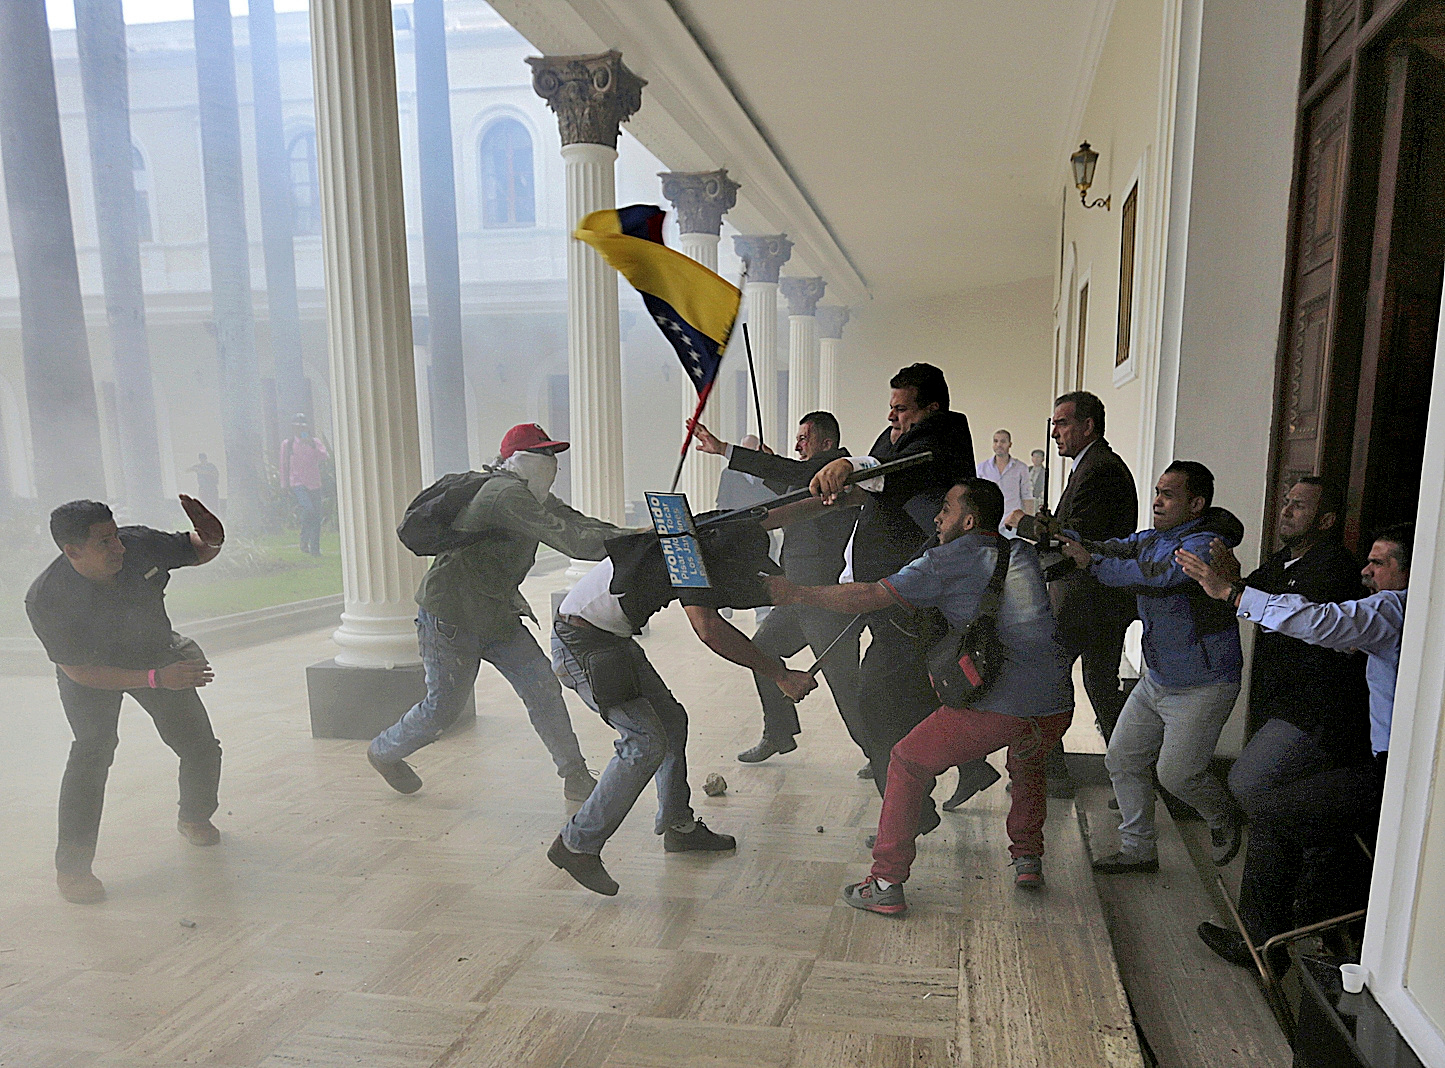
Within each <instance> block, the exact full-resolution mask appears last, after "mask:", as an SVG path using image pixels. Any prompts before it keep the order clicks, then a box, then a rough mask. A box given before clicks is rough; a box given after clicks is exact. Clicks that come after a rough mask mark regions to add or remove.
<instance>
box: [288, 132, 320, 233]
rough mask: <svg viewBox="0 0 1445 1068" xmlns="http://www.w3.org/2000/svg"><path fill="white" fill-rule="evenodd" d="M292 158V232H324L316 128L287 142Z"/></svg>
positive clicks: (290, 157) (289, 155)
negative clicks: (317, 171)
mask: <svg viewBox="0 0 1445 1068" xmlns="http://www.w3.org/2000/svg"><path fill="white" fill-rule="evenodd" d="M286 156H287V158H288V159H289V160H290V162H291V232H292V233H293V234H295V235H296V236H297V237H304V236H305V235H307V234H319V233H320V232H321V185H320V182H319V180H318V178H317V173H316V131H315V130H303V131H302V132H301V133H299V134H297V135H296V136H295V137H293V138H291V142H290V144H288V145H287V146H286Z"/></svg>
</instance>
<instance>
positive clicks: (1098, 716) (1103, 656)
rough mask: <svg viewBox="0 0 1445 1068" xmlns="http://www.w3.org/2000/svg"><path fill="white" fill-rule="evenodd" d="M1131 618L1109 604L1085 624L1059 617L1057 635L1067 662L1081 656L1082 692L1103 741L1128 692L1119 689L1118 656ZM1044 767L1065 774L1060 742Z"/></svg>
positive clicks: (1052, 775) (1056, 774) (1053, 774)
mask: <svg viewBox="0 0 1445 1068" xmlns="http://www.w3.org/2000/svg"><path fill="white" fill-rule="evenodd" d="M1131 622H1133V620H1132V619H1131V618H1125V617H1124V616H1122V615H1121V613H1119V612H1118V611H1116V610H1114V609H1113V607H1112V606H1109V607H1107V608H1105V610H1103V611H1101V612H1100V613H1099V614H1098V615H1097V616H1096V617H1094V618H1093V619H1092V620H1091V621H1090V622H1089V623H1087V624H1081V623H1080V622H1078V621H1077V620H1071V621H1069V622H1068V623H1067V624H1066V623H1065V621H1064V620H1062V619H1061V620H1060V621H1059V636H1060V639H1061V640H1062V641H1063V643H1064V652H1065V653H1066V654H1067V655H1068V658H1069V663H1070V664H1071V665H1072V664H1073V662H1074V661H1075V660H1080V659H1082V663H1081V664H1080V669H1081V672H1082V674H1083V676H1084V692H1085V693H1086V694H1088V695H1089V704H1090V705H1092V706H1093V708H1094V722H1095V723H1096V724H1097V725H1098V727H1099V733H1100V734H1102V735H1103V736H1104V744H1105V745H1107V744H1108V742H1109V739H1110V737H1112V736H1113V734H1114V725H1115V724H1116V723H1118V722H1119V713H1120V712H1122V711H1123V710H1124V700H1125V697H1126V696H1127V695H1125V694H1123V693H1120V692H1119V658H1120V657H1122V656H1123V655H1124V632H1125V631H1127V630H1128V629H1129V624H1130V623H1131ZM1047 767H1048V774H1049V778H1051V779H1058V778H1068V775H1069V770H1068V766H1067V765H1066V764H1065V763H1064V743H1063V742H1060V743H1059V744H1058V745H1056V746H1054V748H1053V749H1052V750H1051V751H1050V752H1049V757H1048V761H1047Z"/></svg>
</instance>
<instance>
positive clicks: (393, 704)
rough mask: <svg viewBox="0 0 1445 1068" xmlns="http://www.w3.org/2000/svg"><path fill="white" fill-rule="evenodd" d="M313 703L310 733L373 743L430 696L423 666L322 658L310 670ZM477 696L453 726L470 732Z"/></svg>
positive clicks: (308, 683)
mask: <svg viewBox="0 0 1445 1068" xmlns="http://www.w3.org/2000/svg"><path fill="white" fill-rule="evenodd" d="M306 693H307V696H308V698H309V700H310V705H311V737H313V738H351V739H354V740H356V741H370V740H371V739H372V738H375V737H376V736H377V735H378V734H380V733H381V732H382V731H384V730H386V729H387V728H388V727H390V726H391V725H392V724H393V723H395V722H396V721H397V720H399V719H400V718H401V717H402V716H403V715H405V714H406V711H407V709H409V708H411V706H412V705H414V704H416V703H417V702H418V701H420V700H421V699H422V698H423V697H425V696H426V674H425V672H424V671H423V669H422V666H421V665H420V664H412V665H410V666H408V667H394V668H355V667H347V666H345V665H343V664H338V663H337V662H336V661H335V660H323V661H322V662H321V663H319V664H312V665H311V666H310V667H308V668H307V669H306ZM476 720H477V700H476V696H475V695H472V696H469V697H468V698H467V707H466V708H464V709H462V714H461V715H460V716H458V717H457V721H456V722H455V723H454V724H452V726H451V727H449V728H448V733H451V732H452V731H459V730H466V729H467V728H468V727H471V726H472V725H473V724H475V723H476Z"/></svg>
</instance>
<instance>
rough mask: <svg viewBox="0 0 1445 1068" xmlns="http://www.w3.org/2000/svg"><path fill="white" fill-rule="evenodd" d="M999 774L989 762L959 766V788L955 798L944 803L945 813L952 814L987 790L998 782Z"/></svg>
mask: <svg viewBox="0 0 1445 1068" xmlns="http://www.w3.org/2000/svg"><path fill="white" fill-rule="evenodd" d="M998 780H999V774H998V772H997V771H995V770H994V766H993V765H992V764H990V763H988V762H987V761H974V762H973V763H970V764H960V765H959V766H958V786H957V787H955V788H954V791H953V796H952V797H950V798H949V799H948V800H947V801H945V802H944V803H943V811H945V812H952V811H953V810H954V809H956V808H958V806H959V805H961V804H963V803H964V802H965V801H967V800H968V799H969V798H970V797H972V796H973V795H974V794H976V793H980V792H982V791H984V790H987V789H988V788H989V787H990V786H992V785H993V784H994V783H996V782H998Z"/></svg>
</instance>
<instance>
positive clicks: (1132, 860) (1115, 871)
mask: <svg viewBox="0 0 1445 1068" xmlns="http://www.w3.org/2000/svg"><path fill="white" fill-rule="evenodd" d="M1094 870H1095V871H1096V872H1098V873H1099V874H1100V875H1131V874H1133V873H1135V872H1153V871H1158V870H1159V858H1158V857H1150V858H1149V859H1148V860H1145V859H1143V858H1142V857H1131V856H1130V855H1129V854H1128V853H1110V854H1109V855H1108V856H1107V857H1100V858H1099V859H1098V860H1096V861H1094Z"/></svg>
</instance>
